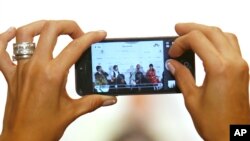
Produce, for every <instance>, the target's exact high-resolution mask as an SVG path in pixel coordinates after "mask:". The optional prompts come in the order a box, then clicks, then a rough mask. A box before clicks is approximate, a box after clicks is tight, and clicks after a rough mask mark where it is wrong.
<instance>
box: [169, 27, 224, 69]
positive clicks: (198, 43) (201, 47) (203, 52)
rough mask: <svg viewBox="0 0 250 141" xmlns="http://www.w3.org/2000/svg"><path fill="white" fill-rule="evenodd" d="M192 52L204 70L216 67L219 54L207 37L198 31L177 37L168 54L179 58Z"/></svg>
mask: <svg viewBox="0 0 250 141" xmlns="http://www.w3.org/2000/svg"><path fill="white" fill-rule="evenodd" d="M190 49H191V50H192V51H194V52H195V53H196V54H197V55H198V56H199V57H200V58H201V60H202V61H203V62H204V66H205V68H213V67H215V66H214V65H217V66H218V64H216V63H217V59H218V58H219V57H220V54H219V52H218V51H217V50H216V49H215V48H214V45H213V44H212V43H211V42H210V41H209V40H208V39H207V37H206V36H205V35H204V34H203V33H202V32H199V31H197V30H196V31H192V32H190V33H187V34H185V35H183V36H180V37H178V38H177V39H176V40H175V42H174V44H173V45H172V47H171V48H170V49H169V52H168V54H169V55H170V56H171V57H173V58H176V57H179V56H181V55H182V54H183V52H185V51H186V50H190Z"/></svg>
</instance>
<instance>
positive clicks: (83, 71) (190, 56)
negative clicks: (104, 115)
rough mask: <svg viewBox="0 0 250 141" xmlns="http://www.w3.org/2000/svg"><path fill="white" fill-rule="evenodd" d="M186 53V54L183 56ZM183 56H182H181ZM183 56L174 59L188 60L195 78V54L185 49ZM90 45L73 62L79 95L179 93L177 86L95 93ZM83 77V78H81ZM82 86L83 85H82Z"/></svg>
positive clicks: (121, 39) (150, 38) (172, 39)
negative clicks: (151, 90) (152, 89)
mask: <svg viewBox="0 0 250 141" xmlns="http://www.w3.org/2000/svg"><path fill="white" fill-rule="evenodd" d="M176 38H177V37H176V36H168V37H134V38H108V39H105V40H103V41H101V42H103V43H105V42H135V41H151V40H152V41H154V40H163V41H169V42H173V41H174V40H175V39H176ZM185 55H186V56H185ZM183 56H184V58H183ZM183 56H181V57H179V58H175V59H176V60H178V61H180V62H182V61H183V59H184V61H185V60H188V62H190V63H191V67H190V71H191V73H192V75H193V76H194V78H195V55H194V53H193V52H192V51H187V53H185V54H184V55H183ZM91 57H92V56H91V47H89V48H88V49H87V50H86V51H85V52H84V53H83V54H82V56H81V57H80V59H79V60H78V61H77V63H76V64H75V83H76V92H77V94H78V95H80V96H84V95H88V94H102V95H140V94H170V93H180V90H179V88H178V86H177V87H176V88H174V89H168V90H166V91H153V92H148V91H141V92H136V93H131V92H128V93H127V92H115V93H114V92H110V93H96V92H94V91H93V86H94V84H93V83H92V63H91ZM82 78H84V79H82ZM83 86H84V87H83Z"/></svg>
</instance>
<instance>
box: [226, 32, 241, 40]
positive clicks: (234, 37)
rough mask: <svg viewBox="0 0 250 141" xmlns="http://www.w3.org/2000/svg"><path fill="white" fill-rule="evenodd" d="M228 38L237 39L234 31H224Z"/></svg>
mask: <svg viewBox="0 0 250 141" xmlns="http://www.w3.org/2000/svg"><path fill="white" fill-rule="evenodd" d="M226 35H227V36H228V37H229V39H230V40H234V41H238V38H237V36H236V35H235V34H234V33H226Z"/></svg>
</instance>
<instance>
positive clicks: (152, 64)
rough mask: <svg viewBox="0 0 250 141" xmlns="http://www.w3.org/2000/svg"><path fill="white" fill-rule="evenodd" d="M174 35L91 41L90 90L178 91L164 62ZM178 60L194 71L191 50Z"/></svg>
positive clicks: (107, 91) (138, 92) (128, 92)
mask: <svg viewBox="0 0 250 141" xmlns="http://www.w3.org/2000/svg"><path fill="white" fill-rule="evenodd" d="M174 39H175V38H174V37H168V38H152V39H151V38H148V39H130V40H129V39H124V40H122V39H121V40H105V41H103V42H98V43H95V44H92V45H91V48H90V54H91V55H90V59H91V65H90V67H91V69H90V70H91V73H90V75H91V78H90V80H91V84H92V85H89V86H90V87H91V92H93V93H101V94H114V95H120V94H143V93H145V94H153V93H178V92H179V89H178V87H177V85H176V81H175V79H174V77H173V76H172V75H171V73H170V71H169V70H168V69H167V68H166V65H165V62H166V61H167V60H168V59H169V58H170V57H169V56H168V50H169V48H170V47H171V45H172V44H173V42H174ZM179 61H181V62H182V63H184V65H185V66H187V67H188V68H189V69H190V70H191V71H193V72H194V54H193V53H192V52H187V53H186V55H184V56H182V57H181V58H179ZM193 74H194V73H193Z"/></svg>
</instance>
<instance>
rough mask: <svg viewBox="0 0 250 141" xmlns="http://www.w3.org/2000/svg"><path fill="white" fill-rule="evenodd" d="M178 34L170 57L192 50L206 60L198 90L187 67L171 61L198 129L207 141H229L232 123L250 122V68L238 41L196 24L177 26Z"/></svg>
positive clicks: (215, 28)
mask: <svg viewBox="0 0 250 141" xmlns="http://www.w3.org/2000/svg"><path fill="white" fill-rule="evenodd" d="M176 31H177V33H178V34H179V35H180V37H179V38H177V39H176V41H175V43H174V44H173V46H172V48H171V49H170V50H169V55H170V56H171V57H178V56H180V55H181V54H182V53H183V52H184V51H186V50H189V49H191V50H193V51H194V52H195V53H197V55H198V56H199V57H200V58H201V60H202V61H203V64H204V68H205V72H206V76H205V79H204V82H203V84H202V86H200V87H198V86H196V84H195V81H194V78H193V77H192V75H191V73H190V72H189V70H188V69H187V68H186V67H184V66H183V65H182V64H180V63H179V62H177V61H174V60H169V61H168V62H167V65H168V68H170V71H171V72H172V74H173V75H174V76H175V78H176V80H177V83H178V85H179V87H180V89H181V91H182V93H183V96H184V100H185V104H186V107H187V109H188V111H189V113H190V114H191V117H192V119H193V122H194V124H195V127H196V129H197V131H198V133H199V134H200V135H201V137H202V138H203V139H204V140H206V141H209V140H210V141H220V140H229V125H230V124H249V123H250V108H249V101H248V83H249V76H248V65H247V63H246V62H245V61H244V60H243V59H242V56H241V52H240V48H239V44H238V41H237V38H236V36H235V35H233V34H230V33H224V32H223V31H221V30H220V29H219V28H217V27H209V26H204V25H199V24H193V23H187V24H177V25H176Z"/></svg>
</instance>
